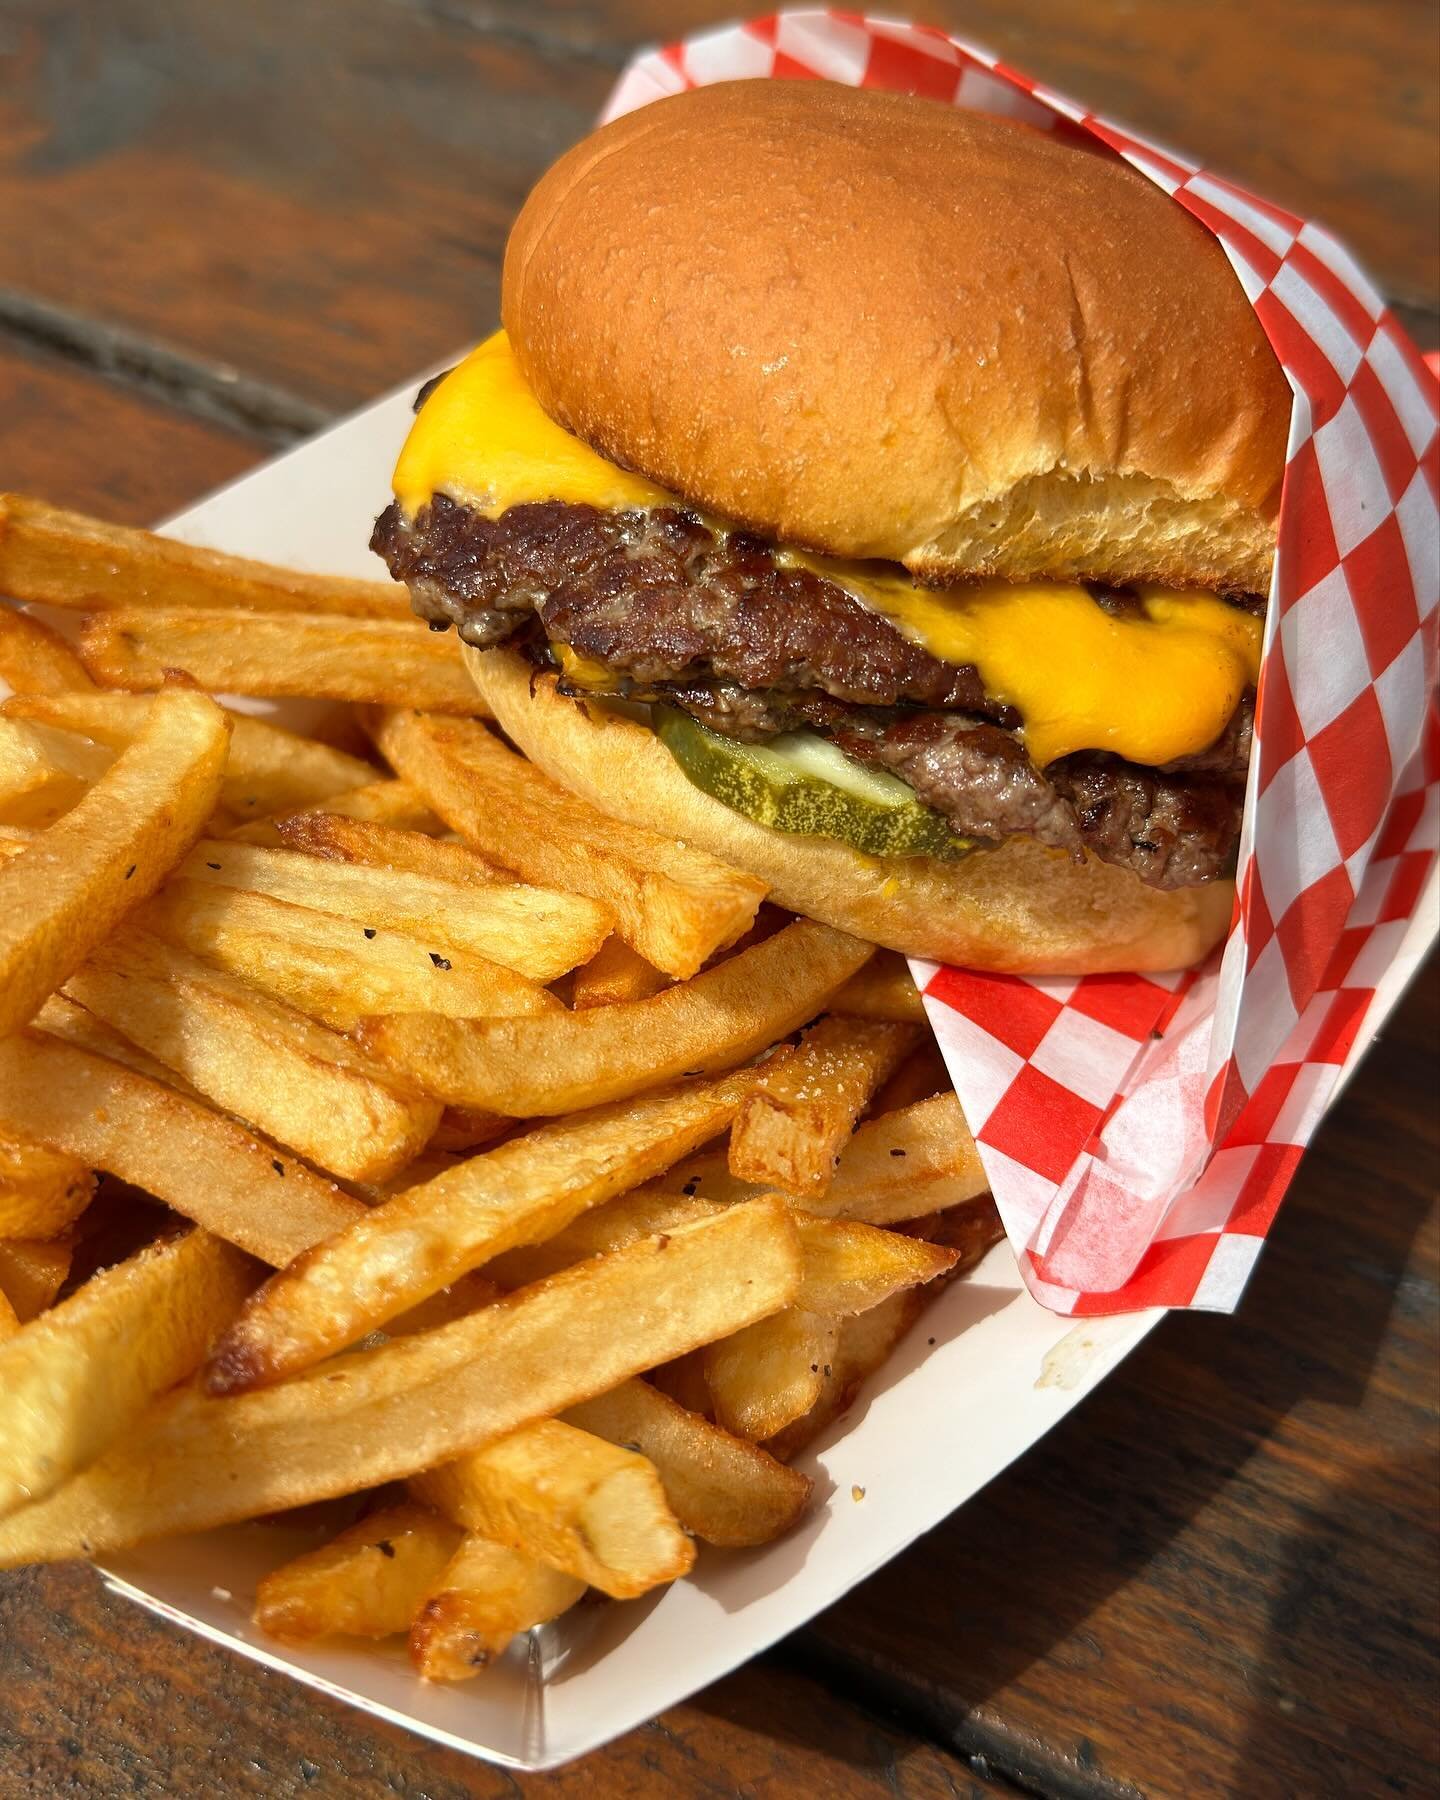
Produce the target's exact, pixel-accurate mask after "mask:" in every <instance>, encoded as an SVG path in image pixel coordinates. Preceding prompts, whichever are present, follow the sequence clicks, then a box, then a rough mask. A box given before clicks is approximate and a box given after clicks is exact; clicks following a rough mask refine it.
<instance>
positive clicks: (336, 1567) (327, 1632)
mask: <svg viewBox="0 0 1440 1800" xmlns="http://www.w3.org/2000/svg"><path fill="white" fill-rule="evenodd" d="M463 1535H464V1534H463V1533H462V1532H460V1531H459V1530H458V1529H457V1528H456V1527H455V1526H454V1525H452V1524H451V1523H450V1521H449V1520H448V1519H444V1518H442V1517H441V1516H440V1514H439V1513H437V1512H433V1511H432V1510H431V1509H430V1508H429V1507H428V1506H420V1505H417V1504H416V1502H415V1501H413V1500H411V1501H402V1502H401V1503H400V1504H399V1505H396V1506H387V1507H383V1508H382V1509H381V1510H380V1511H379V1512H373V1513H370V1514H369V1515H368V1517H366V1518H363V1519H361V1520H359V1521H358V1523H356V1524H354V1525H351V1526H349V1527H348V1528H347V1529H346V1530H344V1531H342V1532H341V1533H340V1534H339V1536H338V1537H335V1538H332V1539H331V1540H330V1542H329V1543H328V1544H322V1545H321V1547H320V1548H319V1549H318V1550H310V1551H307V1552H306V1554H305V1555H303V1556H297V1557H295V1558H294V1560H293V1561H291V1562H288V1563H285V1564H284V1565H283V1566H282V1567H280V1568H278V1569H273V1570H272V1571H271V1572H270V1574H268V1575H267V1576H265V1578H264V1579H263V1580H262V1581H261V1583H260V1585H259V1586H258V1587H257V1588H256V1590H255V1614H254V1617H255V1623H256V1624H257V1625H258V1626H259V1627H260V1629H261V1630H262V1631H263V1632H265V1633H266V1635H267V1636H269V1637H273V1638H276V1639H278V1640H279V1642H280V1643H282V1644H313V1643H315V1642H316V1641H317V1640H318V1639H321V1638H327V1637H353V1638H386V1637H394V1636H396V1635H397V1634H398V1633H399V1632H402V1631H408V1630H409V1629H410V1621H411V1620H412V1619H413V1618H414V1616H415V1612H416V1609H417V1608H418V1607H419V1606H421V1605H422V1604H423V1603H424V1600H425V1596H426V1595H427V1594H428V1593H429V1592H430V1590H431V1589H432V1588H433V1587H434V1585H435V1584H436V1582H437V1581H439V1579H440V1577H441V1576H442V1575H443V1574H444V1572H445V1569H446V1567H447V1565H448V1564H449V1562H450V1559H451V1557H452V1556H453V1555H454V1554H455V1551H456V1550H457V1549H458V1548H459V1545H460V1542H461V1539H462V1537H463Z"/></svg>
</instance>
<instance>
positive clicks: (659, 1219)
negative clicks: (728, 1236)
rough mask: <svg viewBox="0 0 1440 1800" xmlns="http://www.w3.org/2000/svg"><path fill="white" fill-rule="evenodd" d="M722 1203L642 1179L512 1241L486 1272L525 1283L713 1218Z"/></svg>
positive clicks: (508, 1282)
mask: <svg viewBox="0 0 1440 1800" xmlns="http://www.w3.org/2000/svg"><path fill="white" fill-rule="evenodd" d="M721 1210H722V1208H721V1207H720V1206H718V1205H717V1204H716V1203H715V1202H714V1201H713V1200H694V1199H691V1198H690V1197H689V1196H688V1195H685V1194H677V1193H670V1192H668V1191H666V1190H665V1189H664V1188H663V1187H661V1188H656V1187H654V1186H653V1185H649V1184H647V1185H646V1186H645V1187H642V1188H637V1189H636V1190H635V1191H634V1192H633V1193H628V1194H623V1195H622V1196H621V1197H620V1198H619V1199H618V1200H610V1201H607V1202H605V1204H603V1205H601V1206H592V1207H590V1208H589V1209H588V1210H587V1211H585V1212H582V1213H580V1214H579V1215H578V1216H577V1217H576V1218H574V1219H572V1220H571V1221H570V1223H569V1224H568V1225H566V1226H565V1227H564V1228H563V1230H560V1231H557V1232H555V1233H554V1234H553V1235H552V1236H550V1237H547V1238H544V1239H542V1240H540V1241H539V1242H537V1243H533V1244H517V1245H516V1247H515V1248H514V1249H513V1250H506V1251H505V1252H503V1254H501V1255H500V1256H497V1257H495V1258H493V1259H492V1260H491V1261H490V1262H488V1263H487V1264H486V1265H485V1272H486V1274H487V1275H489V1276H491V1277H492V1278H493V1279H494V1280H496V1281H498V1282H499V1283H500V1285H501V1286H502V1287H505V1288H517V1287H527V1286H528V1285H529V1284H530V1283H531V1282H532V1281H543V1280H544V1279H545V1277H546V1276H547V1275H555V1274H558V1273H559V1271H560V1270H561V1269H568V1268H569V1267H570V1266H571V1264H572V1263H577V1262H583V1261H584V1259H585V1258H586V1257H587V1256H600V1255H602V1254H603V1253H604V1252H605V1251H607V1250H623V1249H624V1248H625V1246H626V1245H627V1244H633V1243H635V1242H637V1241H638V1240H639V1239H640V1238H646V1237H653V1236H654V1235H655V1233H656V1232H657V1231H673V1230H674V1228H675V1227H676V1226H677V1225H693V1224H694V1223H695V1221H696V1220H697V1219H711V1218H714V1216H715V1214H716V1213H717V1212H720V1211H721Z"/></svg>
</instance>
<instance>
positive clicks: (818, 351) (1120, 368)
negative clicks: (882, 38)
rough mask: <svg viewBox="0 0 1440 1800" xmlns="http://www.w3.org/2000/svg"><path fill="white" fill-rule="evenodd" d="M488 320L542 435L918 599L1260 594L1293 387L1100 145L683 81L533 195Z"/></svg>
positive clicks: (1233, 284) (1182, 236)
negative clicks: (944, 586) (874, 560)
mask: <svg viewBox="0 0 1440 1800" xmlns="http://www.w3.org/2000/svg"><path fill="white" fill-rule="evenodd" d="M502 312H503V317H504V323H505V326H506V328H507V330H508V331H509V334H510V338H511V341H512V343H513V345H514V349H515V354H516V356H517V357H518V359H519V362H520V365H521V368H522V369H523V371H524V374H525V376H526V378H527V380H528V381H529V382H530V384H531V386H532V387H533V388H534V391H535V393H536V395H537V397H538V399H539V401H540V404H541V405H542V406H543V407H544V409H545V410H546V412H548V413H549V414H550V415H551V416H552V417H553V418H555V419H557V420H558V421H559V422H560V423H561V424H563V425H565V426H567V427H568V428H569V429H570V430H572V431H574V432H576V433H577V434H578V435H579V436H580V437H582V438H584V439H585V440H586V441H587V442H589V443H590V444H592V445H593V446H594V447H595V448H596V449H597V450H599V451H600V452H601V453H602V454H603V455H605V456H608V457H609V458H610V459H611V460H613V461H615V462H617V463H620V464H622V465H624V466H625V467H627V468H630V469H634V470H637V471H638V472H640V473H641V474H643V475H646V476H648V477H649V478H650V479H651V480H653V481H655V482H658V483H659V484H660V485H661V486H663V487H665V488H668V489H669V490H671V491H672V492H674V493H676V494H679V495H681V496H682V497H683V498H684V499H686V500H687V501H689V502H691V503H692V504H694V505H696V506H699V507H702V508H704V509H706V510H708V511H710V512H712V513H715V514H718V515H721V516H722V517H725V518H728V519H732V520H735V521H737V522H738V523H741V524H743V525H745V526H746V527H748V528H750V529H752V530H756V531H759V532H762V533H764V534H766V535H767V536H771V537H775V538H778V539H780V540H781V541H782V542H785V543H790V544H795V545H797V546H804V547H807V548H810V549H814V550H820V551H824V552H828V553H830V554H832V555H837V556H846V557H879V558H885V559H889V560H893V561H899V562H902V563H905V564H906V565H907V566H908V567H910V568H911V569H912V570H914V571H915V572H916V573H917V574H919V575H920V576H921V577H922V578H923V579H925V580H927V581H935V582H945V581H949V580H955V579H964V578H968V577H972V576H998V577H1001V578H1006V579H1016V580H1023V579H1031V578H1034V577H1046V576H1050V577H1056V578H1071V579H1076V578H1090V579H1095V580H1104V581H1112V582H1125V581H1145V580H1154V581H1162V582H1167V583H1171V584H1174V585H1184V586H1189V585H1198V586H1206V587H1212V588H1218V589H1223V590H1246V591H1259V592H1263V591H1264V590H1265V588H1266V586H1267V584H1268V580H1269V572H1270V562H1271V557H1272V553H1273V549H1274V529H1275V509H1276V505H1277V501H1278V494H1279V483H1280V476H1281V472H1282V468H1283V463H1284V451H1285V440H1286V432H1287V427H1288V422H1289V412H1290V391H1289V388H1288V386H1287V385H1286V382H1285V379H1284V376H1283V375H1282V373H1281V371H1280V367H1279V365H1278V363H1277V362H1276V360H1275V357H1274V355H1273V353H1272V352H1271V349H1270V346H1269V344H1268V343H1267V341H1266V339H1265V336H1264V333H1263V332H1262V331H1261V329H1260V325H1259V322H1258V321H1257V319H1256V318H1255V315H1254V313H1253V312H1252V311H1251V309H1250V306H1249V304H1248V303H1247V301H1246V299H1245V296H1244V294H1243V292H1242V291H1241V288H1240V286H1239V283H1238V281H1237V280H1236V277H1235V275H1234V273H1233V272H1232V270H1231V268H1230V266H1229V264H1228V263H1227V261H1226V260H1225V256H1224V253H1223V252H1222V251H1221V249H1220V246H1219V245H1218V243H1216V241H1215V240H1214V239H1213V238H1212V237H1211V236H1210V235H1209V233H1208V232H1206V231H1205V230H1204V229H1203V227H1201V226H1200V225H1199V224H1197V223H1196V221H1195V220H1194V219H1192V218H1191V217H1190V216H1189V215H1188V214H1187V213H1186V212H1185V211H1184V210H1183V209H1182V208H1181V207H1180V206H1178V205H1177V204H1175V203H1174V202H1173V201H1172V200H1170V199H1169V198H1168V197H1167V196H1166V195H1165V194H1163V193H1162V192H1161V190H1160V189H1159V188H1157V187H1155V186H1153V185H1152V184H1151V183H1150V182H1149V181H1147V180H1146V179H1145V178H1144V177H1143V176H1141V175H1139V174H1137V173H1135V171H1133V170H1132V169H1130V168H1128V167H1127V166H1126V165H1125V164H1124V163H1122V162H1120V161H1119V160H1118V159H1116V158H1113V157H1110V156H1108V155H1105V154H1103V153H1102V152H1100V151H1099V150H1093V151H1092V150H1089V149H1085V148H1080V147H1077V146H1076V145H1075V144H1074V143H1073V142H1069V141H1064V140H1062V139H1061V138H1059V137H1053V136H1050V135H1048V134H1047V133H1045V132H1042V131H1038V130H1034V129H1032V128H1031V127H1028V126H1025V125H1019V124H1015V123H1012V122H1009V121H1006V120H1000V119H993V118H989V117H986V116H983V115H981V114H977V113H971V112H962V111H958V110H955V109H953V108H950V107H947V106H942V105H939V104H937V103H935V102H933V101H928V100H921V99H913V98H910V97H907V96H901V95H896V94H889V93H881V92H875V91H869V90H860V89H853V88H846V87H841V86H837V85H834V84H831V83H828V82H789V81H745V82H728V83H724V84H721V85H719V86H715V87H708V88H701V89H698V90H696V91H694V92H691V93H686V94H681V95H677V96H675V97H673V98H671V99H666V100H660V101H658V102H656V103H654V104H653V105H649V106H646V107H643V108H641V110H640V111H638V112H635V113H631V114H628V115H627V116H626V117H624V118H621V119H618V120H616V121H614V122H613V123H611V124H609V125H606V126H604V127H602V129H600V130H599V131H597V132H596V133H595V134H594V135H593V136H592V137H590V138H587V139H586V140H585V141H584V142H582V143H580V144H578V145H577V146H576V147H575V148H574V149H573V150H571V151H570V152H569V153H568V154H567V155H566V156H564V157H562V158H561V159H560V161H559V162H558V163H556V164H555V166H554V167H553V168H552V169H551V170H550V171H549V173H548V174H547V175H545V176H544V178H543V179H542V180H541V182H540V183H539V185H538V186H537V187H536V189H535V191H534V192H533V193H532V194H531V196H530V198H529V200H528V201H527V202H526V204H525V207H524V209H523V211H522V212H521V214H520V217H519V219H518V220H517V222H516V225H515V228H514V231H513V233H512V235H511V238H510V243H509V247H508V250H507V253H506V258H505V276H504V292H503V303H502Z"/></svg>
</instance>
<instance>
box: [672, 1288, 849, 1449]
mask: <svg viewBox="0 0 1440 1800" xmlns="http://www.w3.org/2000/svg"><path fill="white" fill-rule="evenodd" d="M839 1335H840V1321H839V1320H838V1319H833V1318H827V1317H826V1316H825V1315H823V1314H821V1313H813V1312H809V1311H807V1310H805V1309H804V1308H802V1307H798V1306H787V1307H785V1308H784V1309H783V1311H781V1312H777V1313H774V1314H772V1315H771V1316H770V1317H768V1318H765V1319H757V1320H756V1322H755V1323H754V1324H753V1325H747V1326H745V1328H744V1329H743V1330H741V1331H737V1332H735V1333H734V1334H733V1335H732V1336H730V1337H727V1338H721V1339H719V1340H718V1342H716V1343H713V1344H711V1345H710V1346H709V1348H708V1349H707V1350H706V1351H705V1385H706V1387H707V1388H708V1390H709V1393H710V1401H711V1404H712V1406H713V1407H714V1409H715V1422H716V1423H717V1424H718V1425H720V1426H723V1427H724V1429H725V1430H726V1431H731V1432H733V1433H734V1434H735V1436H736V1437H742V1438H749V1439H750V1440H751V1441H752V1442H759V1441H760V1440H761V1439H763V1438H769V1437H774V1436H775V1434H776V1433H777V1432H780V1431H783V1430H784V1429H785V1427H786V1426H787V1425H792V1424H794V1422H795V1420H796V1419H800V1418H803V1417H804V1416H805V1414H806V1413H807V1412H809V1411H810V1409H811V1407H812V1406H814V1404H815V1402H816V1401H817V1400H818V1399H819V1397H820V1393H821V1390H822V1388H823V1387H824V1384H825V1377H826V1375H828V1374H829V1373H830V1369H831V1363H832V1359H833V1357H834V1355H835V1346H836V1344H837V1342H838V1341H839Z"/></svg>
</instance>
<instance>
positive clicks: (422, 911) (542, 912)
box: [179, 838, 610, 983]
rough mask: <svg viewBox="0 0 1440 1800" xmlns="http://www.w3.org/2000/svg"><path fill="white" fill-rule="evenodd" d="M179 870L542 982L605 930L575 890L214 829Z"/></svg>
mask: <svg viewBox="0 0 1440 1800" xmlns="http://www.w3.org/2000/svg"><path fill="white" fill-rule="evenodd" d="M423 841H424V842H426V843H428V842H429V839H428V838H427V839H424V840H423ZM179 873H180V874H181V875H182V876H184V877H185V878H186V879H188V880H191V881H199V882H203V883H205V884H207V885H208V886H212V887H223V888H237V889H240V890H242V891H246V892H249V893H254V894H268V895H269V896H270V897H271V898H272V899H275V900H284V901H286V902H287V903H289V904H290V905H292V906H308V907H310V908H311V909H312V910H313V911H315V912H325V913H331V914H333V915H334V916H335V917H336V918H341V919H354V920H356V921H357V922H358V923H359V924H362V925H376V926H380V927H381V928H383V929H386V930H390V931H403V932H406V933H407V934H408V935H409V936H411V937H413V938H417V939H418V940H419V941H420V943H421V944H422V945H423V946H424V947H425V949H426V952H427V954H428V953H429V952H430V951H432V950H434V951H440V952H441V953H442V954H446V955H448V954H449V953H450V952H452V951H459V952H460V953H461V954H462V955H467V954H468V955H471V956H480V957H484V958H485V959H486V960H487V961H489V962H497V963H502V964H503V965H504V966H505V967H506V968H507V969H515V970H518V972H519V973H520V974H522V975H528V976H529V977H530V978H531V979H532V980H533V981H538V982H542V983H543V982H547V981H554V980H555V978H556V977H557V976H558V975H564V974H565V973H566V972H567V971H568V970H570V969H573V968H574V967H575V965H576V964H577V963H580V962H584V961H585V959H586V958H587V957H588V956H591V955H593V954H594V951H595V948H596V946H597V945H598V944H600V943H601V942H602V941H603V939H604V937H605V934H606V933H607V932H608V931H609V929H610V914H609V913H608V912H607V911H606V909H605V908H604V907H603V906H600V905H598V904H597V903H596V902H595V901H594V900H586V899H583V898H582V897H581V896H580V895H578V894H556V893H551V892H548V891H547V890H545V889H543V888H532V887H525V886H523V885H522V884H521V883H519V882H511V881H499V880H493V881H490V882H487V883H485V884H484V885H483V886H482V885H476V884H474V883H472V884H469V885H467V886H463V887H462V886H460V885H459V884H458V883H456V882H452V881H437V880H436V879H435V878H434V877H433V876H430V875H417V874H414V873H413V872H411V871H409V870H399V871H397V870H391V869H377V868H372V867H370V866H368V865H366V864H363V863H343V862H329V861H327V860H325V859H324V858H323V857H319V856H307V855H305V854H304V853H303V852H302V851H299V850H272V849H267V848H265V847H264V846H262V845H258V844H236V843H233V842H232V843H222V842H218V841H217V840H215V839H213V838H202V839H201V841H200V842H199V843H198V844H197V845H196V846H195V848H194V849H193V850H192V851H191V852H190V855H189V856H188V857H187V858H186V859H185V861H184V862H183V863H182V864H181V865H180V870H179Z"/></svg>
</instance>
